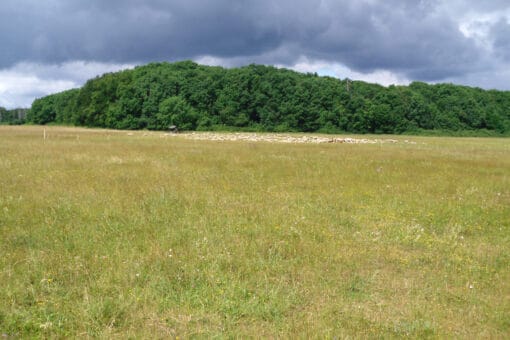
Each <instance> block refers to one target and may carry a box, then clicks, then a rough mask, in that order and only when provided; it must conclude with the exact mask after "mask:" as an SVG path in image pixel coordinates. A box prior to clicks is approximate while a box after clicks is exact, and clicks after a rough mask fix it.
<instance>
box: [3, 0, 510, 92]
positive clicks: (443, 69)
mask: <svg viewBox="0 0 510 340" xmlns="http://www.w3.org/2000/svg"><path fill="white" fill-rule="evenodd" d="M491 15H492V17H491ZM505 15H506V16H505ZM487 16H488V18H489V19H490V20H489V19H486V18H485V17H487ZM509 16H510V4H509V3H508V0H492V1H485V2H484V1H474V0H448V1H446V0H360V1H349V0H279V1H274V0H108V1H106V0H46V1H41V0H2V1H1V2H0V17H1V18H2V20H0V46H2V48H1V49H0V70H9V69H12V68H13V67H15V66H16V65H19V64H20V63H25V65H37V64H42V65H73V64H72V63H73V62H75V61H80V62H85V63H94V62H97V63H105V64H108V65H120V64H138V63H144V62H148V61H157V60H169V61H173V60H180V59H195V60H197V59H198V60H199V59H201V58H202V59H203V58H215V59H216V60H221V61H222V62H223V63H224V64H229V65H239V64H245V63H250V62H256V63H266V64H278V65H289V66H292V65H295V64H296V63H298V62H299V61H300V60H303V58H305V59H306V60H309V61H311V62H316V63H319V62H320V63H331V64H335V65H344V66H345V67H347V68H349V69H350V70H352V71H353V72H357V73H359V74H369V73H373V72H379V71H380V70H383V71H385V72H386V71H388V72H391V73H393V74H395V75H398V76H399V77H403V78H406V79H411V80H430V81H441V80H445V79H446V80H447V79H463V78H462V77H468V76H469V79H471V81H474V80H473V79H475V78H476V77H475V78H473V76H472V75H473V74H475V73H477V74H490V72H495V73H497V72H498V68H503V67H506V66H507V64H508V63H509V62H510V38H508V37H509V36H510V25H509V24H508V19H509ZM478 17H480V18H481V19H478ZM473 18H475V19H473ZM484 18H485V19H484ZM491 18H492V19H491ZM494 18H495V19H494ZM463 20H464V21H465V20H468V21H469V20H471V21H470V22H468V24H469V25H467V26H466V27H468V28H469V29H471V30H475V31H476V30H477V29H478V28H477V27H479V29H478V30H479V32H474V33H473V32H472V33H473V34H466V32H464V31H462V30H461V29H460V26H461V23H462V21H463ZM487 27H489V28H488V29H486V28H487ZM484 41H487V42H488V43H487V44H486V45H487V46H488V47H487V46H485V45H484ZM484 46H485V47H484ZM112 67H113V68H116V67H117V66H112ZM64 68H65V67H64ZM17 69H18V70H19V67H18V68H17ZM61 69H62V68H60V70H61ZM82 69H86V70H90V69H91V68H90V67H89V66H87V67H84V68H82ZM92 69H94V68H92ZM48 70H49V71H48V72H49V73H51V70H52V68H51V67H49V68H48ZM48 72H47V73H48ZM39 73H40V72H39ZM4 74H5V73H4ZM24 74H25V73H24ZM25 75H26V74H25ZM45 77H46V78H45V79H48V78H47V77H50V78H51V74H46V75H45ZM69 77H71V76H70V75H69ZM59 79H61V80H69V79H70V78H68V77H67V78H66V77H63V78H59ZM466 79H467V78H466ZM72 81H73V82H74V83H76V81H75V80H72ZM1 83H2V80H1V79H0V90H1V87H2V85H1Z"/></svg>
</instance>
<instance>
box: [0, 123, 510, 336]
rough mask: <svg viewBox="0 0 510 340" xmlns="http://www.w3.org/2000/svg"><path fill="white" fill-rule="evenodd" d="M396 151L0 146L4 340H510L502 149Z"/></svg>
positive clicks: (507, 147)
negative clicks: (191, 339) (85, 339)
mask: <svg viewBox="0 0 510 340" xmlns="http://www.w3.org/2000/svg"><path fill="white" fill-rule="evenodd" d="M43 129H46V139H44V138H43ZM369 137H370V136H369ZM369 137H367V136H363V138H369ZM374 138H375V137H374ZM390 138H395V139H397V140H399V142H398V143H390V144H318V145H315V144H276V143H266V142H246V141H237V142H236V141H202V140H187V139H184V138H180V137H179V136H177V137H175V136H172V137H169V136H166V135H165V134H164V133H162V132H147V131H136V132H127V131H112V130H94V129H82V128H66V127H45V128H43V127H41V126H21V127H8V126H0V336H1V337H13V338H17V337H19V338H27V337H28V338H31V337H35V338H38V337H43V338H46V337H51V338H54V337H56V338H64V337H100V338H177V337H179V338H188V337H203V338H210V337H217V338H228V337H270V338H273V337H282V338H293V337H300V338H335V337H336V338H353V337H354V338H367V337H370V338H372V337H377V338H380V337H382V338H393V337H412V338H508V337H510V270H509V268H510V139H497V138H444V137H443V138H441V137H403V136H391V137H390ZM404 139H409V140H412V141H413V142H414V143H415V144H411V143H403V142H401V141H402V140H404Z"/></svg>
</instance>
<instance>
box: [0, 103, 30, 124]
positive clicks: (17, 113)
mask: <svg viewBox="0 0 510 340" xmlns="http://www.w3.org/2000/svg"><path fill="white" fill-rule="evenodd" d="M27 111H28V109H21V108H18V109H13V110H7V109H6V108H5V107H1V106H0V124H9V125H20V124H23V123H25V117H26V115H27Z"/></svg>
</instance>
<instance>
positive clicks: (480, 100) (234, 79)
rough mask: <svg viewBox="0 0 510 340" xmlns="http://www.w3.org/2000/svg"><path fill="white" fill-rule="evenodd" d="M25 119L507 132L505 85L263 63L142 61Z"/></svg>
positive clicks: (42, 103)
mask: <svg viewBox="0 0 510 340" xmlns="http://www.w3.org/2000/svg"><path fill="white" fill-rule="evenodd" d="M26 121H27V122H28V123H34V124H48V123H55V124H66V125H77V126H88V127H104V128H113V129H151V130H165V129H167V128H168V127H169V126H170V125H175V126H177V127H178V128H179V129H180V130H250V131H276V132H283V131H303V132H324V133H338V132H350V133H388V134H402V133H412V134H417V133H426V132H438V133H444V134H450V133H452V134H453V133H461V132H473V133H475V134H487V135H508V134H510V92H509V91H496V90H483V89H480V88H471V87H466V86H459V85H453V84H436V85H430V84H426V83H422V82H413V83H411V84H410V85H409V86H389V87H384V86H381V85H376V84H369V83H366V82H362V81H352V80H349V79H344V80H340V79H337V78H333V77H327V76H318V75H317V74H310V73H309V74H302V73H298V72H295V71H291V70H287V69H279V68H275V67H271V66H262V65H249V66H246V67H241V68H231V69H226V68H222V67H212V66H203V65H199V64H196V63H194V62H191V61H182V62H176V63H151V64H148V65H145V66H139V67H136V68H135V69H132V70H125V71H121V72H116V73H108V74H104V75H103V76H100V77H97V78H94V79H91V80H89V81H87V83H86V84H85V85H84V86H83V87H81V88H79V89H73V90H69V91H65V92H61V93H57V94H53V95H49V96H46V97H44V98H40V99H37V100H35V101H34V103H33V105H32V108H31V110H30V111H29V113H28V114H27V117H26Z"/></svg>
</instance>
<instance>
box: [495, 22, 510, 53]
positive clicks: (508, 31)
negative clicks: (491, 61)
mask: <svg viewBox="0 0 510 340" xmlns="http://www.w3.org/2000/svg"><path fill="white" fill-rule="evenodd" d="M492 35H493V37H494V40H493V45H492V46H493V49H494V53H495V54H496V56H498V57H500V58H502V59H503V60H505V61H507V62H510V24H509V23H508V22H507V21H506V20H499V21H498V22H497V23H496V24H495V25H494V26H493V27H492Z"/></svg>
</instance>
